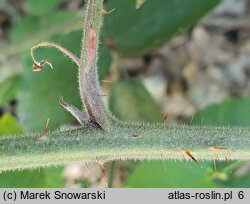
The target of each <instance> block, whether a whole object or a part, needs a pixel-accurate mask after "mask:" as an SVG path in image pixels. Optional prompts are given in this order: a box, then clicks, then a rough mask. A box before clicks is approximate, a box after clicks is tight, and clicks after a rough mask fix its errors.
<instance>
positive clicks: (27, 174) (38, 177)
mask: <svg viewBox="0 0 250 204" xmlns="http://www.w3.org/2000/svg"><path fill="white" fill-rule="evenodd" d="M62 170H63V167H60V168H56V167H53V168H52V167H50V168H48V167H47V168H43V169H36V170H22V171H13V172H4V173H1V174H0V188H60V187H63V177H62Z"/></svg>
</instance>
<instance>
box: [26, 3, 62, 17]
mask: <svg viewBox="0 0 250 204" xmlns="http://www.w3.org/2000/svg"><path fill="white" fill-rule="evenodd" d="M61 2H62V0H26V4H27V8H28V12H29V13H30V14H33V15H47V14H51V13H53V11H55V10H56V8H57V7H58V6H59V4H60V3H61Z"/></svg>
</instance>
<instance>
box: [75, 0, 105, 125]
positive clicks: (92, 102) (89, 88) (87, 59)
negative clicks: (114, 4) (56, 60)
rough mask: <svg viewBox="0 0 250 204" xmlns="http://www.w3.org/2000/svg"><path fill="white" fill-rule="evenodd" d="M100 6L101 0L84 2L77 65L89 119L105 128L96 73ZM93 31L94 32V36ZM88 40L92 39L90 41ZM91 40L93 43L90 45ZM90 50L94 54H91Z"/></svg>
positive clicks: (100, 19) (81, 92) (100, 24)
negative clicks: (81, 36) (80, 43)
mask: <svg viewBox="0 0 250 204" xmlns="http://www.w3.org/2000/svg"><path fill="white" fill-rule="evenodd" d="M102 7H103V0H87V2H86V6H85V20H84V24H83V39H82V50H81V58H80V66H79V88H80V95H81V99H82V101H83V103H84V105H85V109H86V112H87V113H88V114H89V117H90V119H91V120H92V121H93V122H96V123H98V124H99V125H100V126H101V127H102V128H104V129H105V128H106V127H107V126H108V115H107V110H106V109H105V107H104V104H103V103H102V100H101V97H100V84H99V79H98V74H97V61H98V54H97V53H98V44H99V33H100V28H101V26H102V21H103V17H102V14H101V12H100V11H101V9H102ZM92 26H93V27H92ZM93 32H94V33H95V35H94V36H93ZM92 38H95V39H94V40H93V39H92ZM90 40H93V41H91V43H90ZM93 42H94V45H92V43H93ZM90 51H91V52H90ZM92 52H93V53H94V56H92V54H91V53H92ZM93 57H94V58H93Z"/></svg>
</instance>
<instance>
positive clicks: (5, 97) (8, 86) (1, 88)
mask: <svg viewBox="0 0 250 204" xmlns="http://www.w3.org/2000/svg"><path fill="white" fill-rule="evenodd" d="M20 79H21V76H19V75H15V76H11V77H9V78H7V79H5V80H4V81H3V82H2V83H0V105H2V104H5V103H8V102H9V101H11V100H12V99H14V98H15V97H16V92H17V89H18V87H19V83H20Z"/></svg>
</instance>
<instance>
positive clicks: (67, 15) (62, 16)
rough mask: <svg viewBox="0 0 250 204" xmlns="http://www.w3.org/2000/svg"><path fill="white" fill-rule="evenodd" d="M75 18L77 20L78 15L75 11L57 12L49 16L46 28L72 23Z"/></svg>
mask: <svg viewBox="0 0 250 204" xmlns="http://www.w3.org/2000/svg"><path fill="white" fill-rule="evenodd" d="M74 18H76V13H75V12H73V11H57V12H56V13H53V14H52V15H49V16H48V18H47V21H46V26H53V25H55V24H57V23H61V24H63V22H65V21H70V20H72V19H74Z"/></svg>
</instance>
